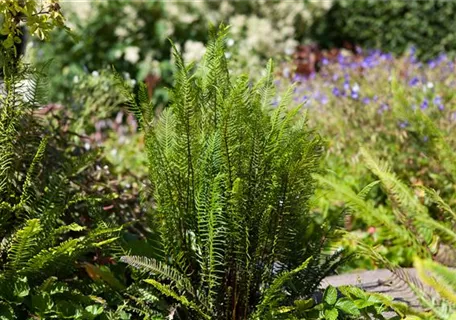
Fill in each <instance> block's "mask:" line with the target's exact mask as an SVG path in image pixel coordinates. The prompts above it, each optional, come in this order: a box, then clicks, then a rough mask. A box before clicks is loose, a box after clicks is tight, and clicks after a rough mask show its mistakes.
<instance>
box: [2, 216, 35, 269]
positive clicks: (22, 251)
mask: <svg viewBox="0 0 456 320" xmlns="http://www.w3.org/2000/svg"><path fill="white" fill-rule="evenodd" d="M40 232H41V225H40V221H39V220H38V219H30V220H27V222H26V224H25V226H24V227H23V228H22V229H20V230H18V231H17V232H16V233H15V235H14V237H13V240H12V243H11V247H10V249H9V250H8V260H9V261H8V263H7V264H6V266H5V268H6V269H7V270H9V271H11V272H18V271H20V270H21V269H22V268H23V267H25V266H26V265H27V263H28V261H29V259H30V258H31V257H33V256H34V254H35V248H36V246H37V235H38V234H39V233H40Z"/></svg>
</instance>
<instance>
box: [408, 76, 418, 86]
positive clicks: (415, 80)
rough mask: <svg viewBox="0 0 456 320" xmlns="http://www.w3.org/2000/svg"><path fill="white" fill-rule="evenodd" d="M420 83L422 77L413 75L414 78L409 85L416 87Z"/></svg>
mask: <svg viewBox="0 0 456 320" xmlns="http://www.w3.org/2000/svg"><path fill="white" fill-rule="evenodd" d="M418 83H420V79H418V77H413V78H412V79H411V80H410V81H409V86H411V87H414V86H416V85H417V84H418Z"/></svg>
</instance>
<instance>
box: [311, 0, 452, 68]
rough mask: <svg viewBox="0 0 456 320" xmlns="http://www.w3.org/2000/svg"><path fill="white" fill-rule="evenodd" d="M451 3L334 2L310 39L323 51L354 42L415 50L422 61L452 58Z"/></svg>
mask: <svg viewBox="0 0 456 320" xmlns="http://www.w3.org/2000/svg"><path fill="white" fill-rule="evenodd" d="M455 13H456V3H455V2H454V1H440V0H427V1H402V0H385V1H378V0H337V1H334V2H333V5H332V7H331V8H330V9H329V10H328V11H327V13H326V14H325V15H323V16H322V17H321V18H319V19H317V21H316V22H315V23H314V24H313V26H312V31H311V37H312V38H313V39H315V40H316V41H318V42H319V43H320V44H321V45H323V46H326V47H332V46H341V45H342V44H343V42H347V41H349V42H353V43H355V44H358V45H361V46H363V47H366V48H380V49H382V50H384V51H386V52H393V53H395V54H399V55H400V54H403V53H404V52H405V51H406V50H407V48H408V46H409V45H411V44H413V45H415V46H416V47H417V53H418V56H419V57H420V58H422V59H423V60H428V59H433V58H435V57H436V56H438V55H439V54H440V53H441V52H447V53H451V54H454V52H455V50H456V46H455V41H454V39H455V36H456V34H455V32H454V15H455Z"/></svg>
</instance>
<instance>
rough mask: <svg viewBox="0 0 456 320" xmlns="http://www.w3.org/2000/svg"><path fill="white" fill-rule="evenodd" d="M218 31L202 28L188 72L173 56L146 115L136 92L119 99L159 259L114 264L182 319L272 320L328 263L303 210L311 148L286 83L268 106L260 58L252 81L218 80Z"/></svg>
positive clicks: (313, 141) (221, 59) (314, 140)
mask: <svg viewBox="0 0 456 320" xmlns="http://www.w3.org/2000/svg"><path fill="white" fill-rule="evenodd" d="M226 33H227V29H226V28H223V27H222V28H220V30H219V31H213V33H212V37H211V41H210V42H209V44H208V46H207V52H206V54H205V57H204V60H203V61H202V63H201V64H200V65H199V66H198V67H197V68H196V69H195V68H194V66H192V65H190V66H188V65H185V64H184V61H183V59H182V56H181V55H180V54H179V53H178V52H177V51H176V50H175V52H174V57H175V61H176V68H177V71H176V74H175V85H174V88H173V90H172V91H171V103H170V105H169V107H168V108H167V109H165V110H164V111H163V113H162V114H161V115H160V117H159V118H158V119H156V118H154V117H153V115H152V110H153V108H152V106H150V104H149V102H148V100H147V95H146V94H145V89H144V88H142V89H140V90H139V94H138V96H134V95H132V94H131V93H129V91H127V90H126V92H125V93H126V94H127V95H128V96H129V97H130V107H131V109H132V111H133V112H134V113H135V115H136V116H137V117H138V119H139V121H140V123H141V125H142V127H143V130H144V134H145V137H146V144H147V152H148V157H149V166H150V168H149V169H150V180H151V182H152V189H153V191H152V192H153V196H154V199H155V201H156V204H157V206H156V210H154V214H153V215H152V217H151V219H153V222H154V224H155V227H156V232H157V233H158V235H159V239H160V246H161V248H160V249H161V254H160V255H161V257H162V258H161V260H160V261H158V260H153V259H148V258H145V257H136V256H125V257H123V258H122V259H123V261H124V262H127V263H129V264H131V265H132V266H135V267H137V268H139V269H141V270H145V271H149V272H150V274H149V276H148V279H146V280H145V281H146V282H147V283H149V284H151V285H152V286H153V287H154V288H155V289H156V290H158V291H159V292H161V293H162V294H163V295H165V296H167V297H168V298H169V299H170V300H171V301H173V303H174V304H175V310H176V312H178V313H179V315H180V316H181V317H183V318H188V319H195V318H198V319H247V318H258V319H265V318H267V317H273V318H274V319H277V318H278V317H279V315H278V314H276V315H273V312H278V311H277V310H278V308H276V307H277V306H280V305H284V304H287V303H293V301H294V300H296V299H299V298H305V297H306V296H308V295H309V294H310V293H312V292H313V290H314V289H315V288H316V286H317V285H318V283H319V281H320V280H321V279H322V278H323V277H324V276H325V275H326V274H327V273H328V272H330V271H331V270H332V269H333V268H334V266H335V265H336V264H337V261H339V260H340V259H339V254H338V255H336V256H332V257H327V258H326V259H321V251H322V249H323V245H324V243H325V241H323V239H324V238H326V237H327V236H328V235H327V234H325V231H324V230H323V228H322V227H320V226H318V225H316V224H315V223H314V221H313V218H312V216H311V214H310V212H309V207H308V201H309V197H310V196H311V195H312V193H313V191H314V180H313V179H312V177H311V174H312V173H315V172H316V171H317V169H318V166H319V161H320V153H321V149H322V144H321V142H320V139H319V137H318V136H317V135H315V134H314V133H313V132H311V131H310V130H309V129H308V128H307V127H306V122H305V120H304V118H303V117H302V114H301V113H299V110H300V108H299V107H296V108H294V109H292V110H291V111H288V110H289V109H290V103H291V94H292V91H293V89H292V88H291V89H290V90H289V91H288V93H287V94H286V95H285V96H284V97H283V98H282V99H281V101H280V103H279V105H278V106H276V107H275V106H274V105H273V103H272V99H273V98H274V96H275V90H274V85H273V81H272V80H273V66H272V62H270V63H269V65H268V67H267V70H266V76H265V77H264V78H263V79H262V80H261V81H260V82H258V83H257V84H255V85H252V84H251V82H250V81H249V79H248V78H247V77H245V76H242V77H240V78H238V79H236V80H233V79H232V78H231V77H230V74H229V71H228V66H227V60H226V58H225V51H224V47H225V44H224V42H225V36H226ZM126 89H127V88H126ZM310 275H312V276H310ZM291 281H292V282H293V285H291ZM285 287H286V288H287V291H286V292H287V294H286V295H285V294H283V293H282V292H283V289H284V288H285ZM289 310H292V308H290V309H289Z"/></svg>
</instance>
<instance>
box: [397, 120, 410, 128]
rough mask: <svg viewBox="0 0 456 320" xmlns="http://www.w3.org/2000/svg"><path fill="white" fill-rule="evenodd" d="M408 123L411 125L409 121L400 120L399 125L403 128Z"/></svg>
mask: <svg viewBox="0 0 456 320" xmlns="http://www.w3.org/2000/svg"><path fill="white" fill-rule="evenodd" d="M408 125H409V123H408V121H400V122H399V127H400V128H402V129H404V128H406V127H408Z"/></svg>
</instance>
